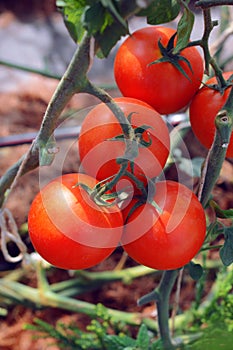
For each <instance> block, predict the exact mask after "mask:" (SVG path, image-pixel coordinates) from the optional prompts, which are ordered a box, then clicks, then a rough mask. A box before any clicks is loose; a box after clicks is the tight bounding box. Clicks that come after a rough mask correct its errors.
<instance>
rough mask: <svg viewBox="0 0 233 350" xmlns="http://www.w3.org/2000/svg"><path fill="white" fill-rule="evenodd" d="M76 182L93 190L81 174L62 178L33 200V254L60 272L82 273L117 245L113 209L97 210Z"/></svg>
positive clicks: (118, 222) (118, 219)
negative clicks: (81, 270) (60, 269)
mask: <svg viewBox="0 0 233 350" xmlns="http://www.w3.org/2000/svg"><path fill="white" fill-rule="evenodd" d="M78 182H80V183H83V184H85V185H87V186H89V187H91V188H93V187H94V186H95V185H96V183H97V181H96V180H95V179H94V178H92V177H90V176H87V175H85V174H66V175H63V176H61V177H58V178H56V179H54V180H52V181H51V182H50V183H48V184H47V185H46V186H45V187H44V188H43V189H42V190H41V191H40V192H39V193H38V194H37V196H36V197H35V199H34V200H33V202H32V205H31V207H30V211H29V215H28V229H29V235H30V239H31V242H32V244H33V246H34V248H35V250H36V251H37V252H38V253H39V254H40V255H41V256H42V257H43V258H44V259H45V260H47V261H48V262H49V263H51V264H52V265H55V266H57V267H59V268H62V269H75V270H77V269H85V268H88V267H91V266H94V265H96V264H98V263H100V262H101V261H103V260H104V259H105V258H107V257H108V256H109V255H110V254H111V253H112V252H113V250H114V249H115V247H116V246H117V245H118V243H119V241H120V238H121V235H122V227H123V219H122V214H121V212H120V210H119V208H118V207H117V206H115V205H113V206H110V207H103V206H101V207H100V206H97V205H96V204H95V203H94V201H93V200H92V199H91V198H90V196H89V195H88V194H87V192H86V191H85V190H84V189H83V188H82V187H81V186H76V187H74V185H75V184H77V183H78Z"/></svg>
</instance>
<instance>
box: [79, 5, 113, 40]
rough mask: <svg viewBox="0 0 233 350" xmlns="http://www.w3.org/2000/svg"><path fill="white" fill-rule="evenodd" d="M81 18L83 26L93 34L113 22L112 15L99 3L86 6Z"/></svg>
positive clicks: (101, 30)
mask: <svg viewBox="0 0 233 350" xmlns="http://www.w3.org/2000/svg"><path fill="white" fill-rule="evenodd" d="M81 20H82V23H83V27H84V28H85V29H86V30H87V32H88V33H89V34H90V35H93V36H95V34H96V33H98V32H100V33H102V32H103V31H104V29H105V28H106V27H107V26H108V25H110V24H111V23H112V22H113V18H112V16H111V15H110V14H109V13H108V12H106V10H105V9H104V7H103V6H102V5H101V4H100V3H96V4H93V5H91V6H86V8H85V11H84V13H83V16H82V18H81Z"/></svg>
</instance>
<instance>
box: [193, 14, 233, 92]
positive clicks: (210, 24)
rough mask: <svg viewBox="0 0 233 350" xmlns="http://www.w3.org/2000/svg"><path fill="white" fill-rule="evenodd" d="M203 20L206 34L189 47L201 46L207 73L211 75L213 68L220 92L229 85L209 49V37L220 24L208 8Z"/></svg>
mask: <svg viewBox="0 0 233 350" xmlns="http://www.w3.org/2000/svg"><path fill="white" fill-rule="evenodd" d="M203 18H204V33H203V35H202V38H201V39H200V40H196V41H192V42H190V43H189V44H188V45H187V46H188V47H189V46H200V47H201V48H202V50H203V54H204V58H205V73H206V74H207V75H209V66H211V67H212V68H213V70H214V73H215V76H216V79H217V81H218V85H219V90H220V91H222V90H224V89H225V88H226V87H227V86H229V84H228V83H227V81H226V80H225V79H224V77H223V74H222V70H221V68H220V67H219V66H218V64H217V62H216V60H215V59H214V57H212V56H211V54H210V49H209V37H210V33H211V31H212V30H213V28H214V27H215V26H216V25H217V24H218V23H217V21H213V20H212V17H211V9H210V8H206V9H203Z"/></svg>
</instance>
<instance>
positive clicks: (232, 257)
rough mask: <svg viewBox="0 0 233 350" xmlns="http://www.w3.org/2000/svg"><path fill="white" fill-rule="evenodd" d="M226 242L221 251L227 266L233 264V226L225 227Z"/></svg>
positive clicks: (222, 258) (221, 256)
mask: <svg viewBox="0 0 233 350" xmlns="http://www.w3.org/2000/svg"><path fill="white" fill-rule="evenodd" d="M224 236H225V242H224V245H223V247H222V248H221V249H220V251H219V254H220V258H221V260H222V262H223V264H224V265H225V266H229V265H231V264H232V263H233V226H231V227H225V230H224Z"/></svg>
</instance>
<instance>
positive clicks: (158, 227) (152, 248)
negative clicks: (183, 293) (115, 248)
mask: <svg viewBox="0 0 233 350" xmlns="http://www.w3.org/2000/svg"><path fill="white" fill-rule="evenodd" d="M155 188H156V193H155V196H154V201H155V202H156V203H157V205H158V206H159V208H160V209H161V212H160V211H159V210H158V209H155V207H154V206H153V205H151V204H149V203H146V204H143V205H141V206H140V207H138V208H137V209H136V210H135V211H133V213H132V215H131V216H129V220H128V221H127V223H126V224H125V227H124V232H123V235H122V245H123V248H124V249H125V251H126V252H127V253H128V254H129V256H130V257H131V258H133V259H134V260H135V261H137V262H138V263H140V264H142V265H145V266H148V267H151V268H154V269H158V270H170V269H177V268H180V267H182V266H184V265H185V264H187V263H188V262H189V261H190V260H191V259H192V258H193V257H194V256H195V255H196V254H197V253H198V251H199V249H200V248H201V246H202V244H203V241H204V238H205V233H206V220H205V214H204V210H203V208H202V206H201V204H200V202H199V201H198V199H197V197H196V196H195V195H194V193H193V192H192V191H191V190H190V189H188V188H187V187H186V186H184V185H182V184H180V183H178V182H174V181H162V182H158V183H157V184H156V187H155ZM133 204H134V202H133V201H132V202H131V203H130V205H129V206H128V207H127V208H126V209H125V210H124V211H123V216H124V217H125V218H126V217H127V215H128V213H129V211H130V209H131V208H132V206H133Z"/></svg>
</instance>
